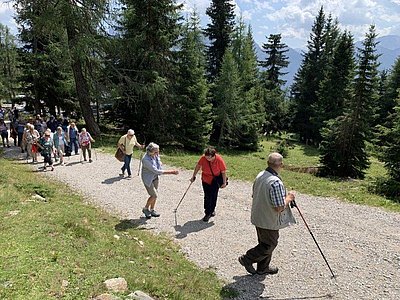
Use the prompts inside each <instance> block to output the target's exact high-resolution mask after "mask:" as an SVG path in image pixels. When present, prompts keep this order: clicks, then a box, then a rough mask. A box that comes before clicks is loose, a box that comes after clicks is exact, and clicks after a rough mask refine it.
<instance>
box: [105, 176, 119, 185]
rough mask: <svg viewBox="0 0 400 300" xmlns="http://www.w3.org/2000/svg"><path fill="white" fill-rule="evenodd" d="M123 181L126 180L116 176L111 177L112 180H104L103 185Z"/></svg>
mask: <svg viewBox="0 0 400 300" xmlns="http://www.w3.org/2000/svg"><path fill="white" fill-rule="evenodd" d="M122 179H124V177H122V176H116V177H111V178H107V179H104V180H103V181H102V182H101V183H102V184H113V183H114V182H117V181H120V180H122Z"/></svg>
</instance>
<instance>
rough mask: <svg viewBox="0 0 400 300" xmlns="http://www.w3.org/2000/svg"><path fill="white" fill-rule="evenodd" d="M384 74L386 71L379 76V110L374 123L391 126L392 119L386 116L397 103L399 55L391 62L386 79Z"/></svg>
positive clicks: (399, 83) (399, 76) (399, 72)
mask: <svg viewBox="0 0 400 300" xmlns="http://www.w3.org/2000/svg"><path fill="white" fill-rule="evenodd" d="M385 75H386V73H383V74H382V76H383V77H381V81H380V93H379V96H380V99H379V100H380V101H379V106H378V107H379V110H378V112H377V120H376V122H375V123H376V124H382V125H385V126H386V127H388V128H391V127H392V125H393V124H392V123H391V120H392V119H391V118H388V117H389V116H390V115H391V114H393V113H394V107H395V106H396V104H397V102H396V101H397V96H398V89H399V88H400V57H399V58H397V59H396V61H395V63H394V64H393V67H392V69H391V70H390V73H389V74H388V76H387V79H386V78H385ZM385 79H386V80H385Z"/></svg>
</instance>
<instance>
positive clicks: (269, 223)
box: [239, 153, 296, 275]
mask: <svg viewBox="0 0 400 300" xmlns="http://www.w3.org/2000/svg"><path fill="white" fill-rule="evenodd" d="M282 167H283V157H282V155H281V154H279V153H271V154H270V155H269V156H268V168H267V169H266V170H265V171H262V172H260V173H259V174H258V175H257V177H256V180H255V181H254V184H253V203H252V209H251V223H252V224H253V225H254V226H255V227H256V231H257V237H258V245H257V246H255V247H254V248H252V249H250V250H248V251H247V252H246V254H245V255H242V256H240V257H239V263H240V264H241V265H242V266H244V267H245V269H246V271H247V272H249V273H250V274H260V275H263V274H275V273H277V272H278V268H276V267H272V266H270V262H271V257H272V252H273V251H274V249H275V248H276V246H277V245H278V238H279V229H281V228H285V227H287V226H288V225H290V224H294V223H296V221H295V220H294V217H293V214H292V212H291V209H290V207H289V206H290V205H289V204H290V202H291V201H293V200H294V199H295V193H294V192H293V191H291V192H288V193H286V189H285V186H284V185H283V182H282V180H281V178H280V177H279V176H278V172H279V171H280V170H281V169H282ZM254 263H257V269H255V268H254V267H253V264H254Z"/></svg>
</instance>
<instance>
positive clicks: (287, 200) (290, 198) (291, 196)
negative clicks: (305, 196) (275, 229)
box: [274, 191, 296, 213]
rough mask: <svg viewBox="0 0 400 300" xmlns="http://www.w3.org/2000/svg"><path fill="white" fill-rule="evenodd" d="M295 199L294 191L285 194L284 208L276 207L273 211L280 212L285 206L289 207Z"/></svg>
mask: <svg viewBox="0 0 400 300" xmlns="http://www.w3.org/2000/svg"><path fill="white" fill-rule="evenodd" d="M295 198H296V193H295V192H294V191H290V192H288V193H287V195H286V197H285V205H284V206H278V207H274V209H275V210H276V211H277V212H278V213H280V212H282V211H284V210H285V208H286V206H288V205H289V203H290V202H292V201H293V200H294V199H295Z"/></svg>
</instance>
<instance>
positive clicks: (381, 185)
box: [368, 178, 400, 203]
mask: <svg viewBox="0 0 400 300" xmlns="http://www.w3.org/2000/svg"><path fill="white" fill-rule="evenodd" d="M368 190H369V191H370V192H373V193H375V194H378V195H381V196H384V197H387V198H389V199H391V200H394V201H395V202H398V203H400V182H399V181H397V180H393V179H391V178H380V179H378V180H377V181H376V182H375V183H374V184H372V185H371V186H369V187H368Z"/></svg>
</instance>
